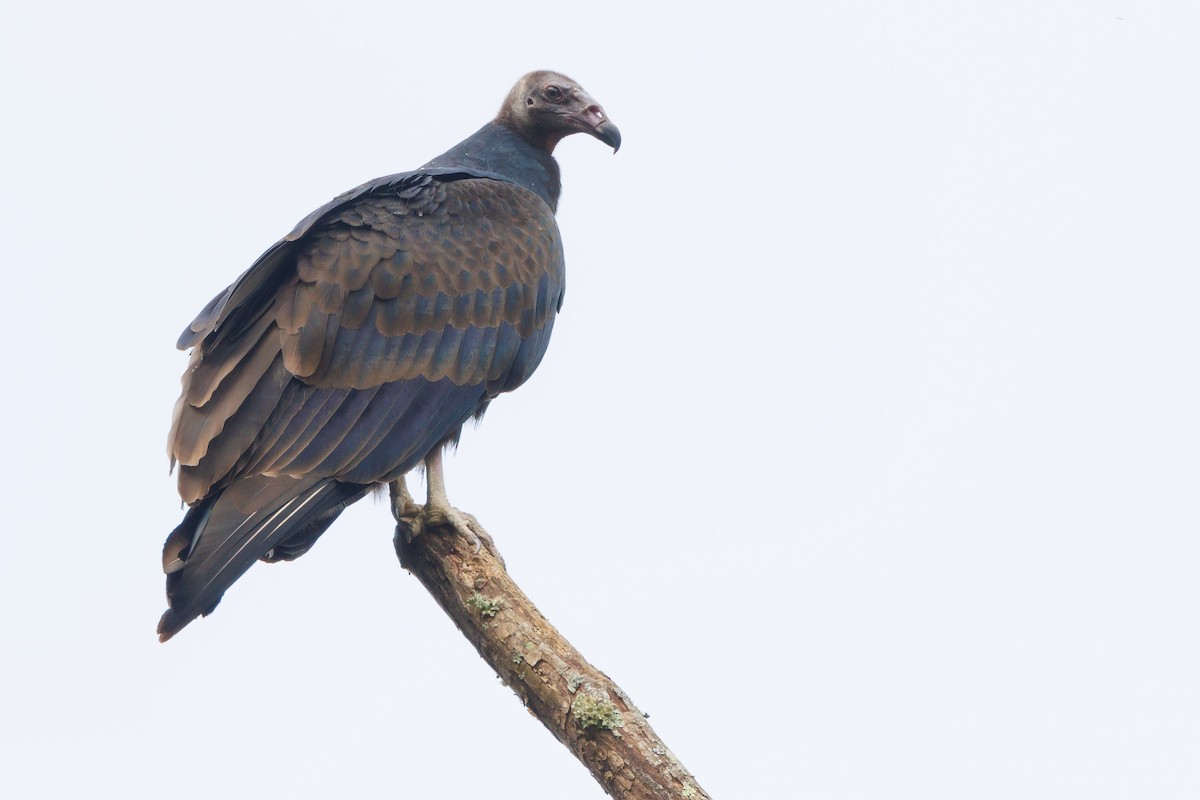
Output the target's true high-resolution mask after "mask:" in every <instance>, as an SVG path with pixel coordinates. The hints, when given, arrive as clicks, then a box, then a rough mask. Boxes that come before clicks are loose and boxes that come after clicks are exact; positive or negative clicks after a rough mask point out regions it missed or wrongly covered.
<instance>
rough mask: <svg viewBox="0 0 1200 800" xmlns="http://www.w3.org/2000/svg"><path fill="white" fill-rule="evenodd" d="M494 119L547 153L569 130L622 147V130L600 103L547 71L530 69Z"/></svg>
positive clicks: (614, 148) (568, 81)
mask: <svg viewBox="0 0 1200 800" xmlns="http://www.w3.org/2000/svg"><path fill="white" fill-rule="evenodd" d="M496 121H497V122H499V123H500V124H502V125H507V126H509V127H510V128H514V129H516V130H517V131H518V132H519V133H520V134H521V135H522V136H524V137H525V138H526V139H528V140H529V141H530V142H532V143H533V144H535V145H536V146H538V147H541V148H543V149H544V150H545V151H546V152H548V153H552V152H554V146H555V145H556V144H558V143H559V142H560V141H561V140H562V138H563V137H564V136H570V135H571V134H572V133H586V134H589V135H591V136H595V137H596V138H597V139H599V140H600V141H602V142H604V143H605V144H606V145H608V146H609V147H611V148H612V149H613V152H614V153H615V152H617V150H618V149H619V148H620V147H621V132H620V131H619V130H617V126H616V125H613V124H612V122H610V121H609V119H608V115H607V114H605V113H604V109H603V108H601V107H600V104H599V103H597V102H596V101H595V100H593V99H592V96H591V95H590V94H588V93H587V92H585V91H584V90H583V87H581V86H580V85H579V84H578V83H576V82H575V81H573V80H571V79H570V78H568V77H567V76H566V75H560V74H558V73H557V72H550V71H549V70H540V71H538V72H531V73H529V74H528V75H526V76H525V77H523V78H521V80H519V81H517V85H516V86H514V87H513V88H512V91H511V92H509V93H508V97H507V98H505V100H504V105H503V106H502V107H501V109H500V114H499V115H498V116H497V117H496Z"/></svg>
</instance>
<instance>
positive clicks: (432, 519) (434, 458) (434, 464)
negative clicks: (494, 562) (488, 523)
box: [409, 447, 496, 553]
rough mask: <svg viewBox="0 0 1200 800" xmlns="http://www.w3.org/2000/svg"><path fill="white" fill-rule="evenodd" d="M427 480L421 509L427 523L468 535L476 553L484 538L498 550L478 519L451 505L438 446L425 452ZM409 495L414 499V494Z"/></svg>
mask: <svg viewBox="0 0 1200 800" xmlns="http://www.w3.org/2000/svg"><path fill="white" fill-rule="evenodd" d="M425 484H426V486H427V489H428V490H427V495H428V496H427V497H426V498H425V507H424V508H423V509H422V511H421V516H422V517H423V521H424V522H425V524H426V525H448V526H450V527H452V528H454V530H456V531H458V533H459V534H460V535H461V536H463V537H465V538H466V540H467V541H468V542H470V543H471V545H472V546H473V547H474V548H475V552H476V553H478V552H479V551H480V549H482V547H483V544H484V542H486V543H487V546H488V549H489V550H491V551H493V552H495V550H496V545H495V544H494V543H493V542H492V537H491V536H489V535H488V532H487V531H486V530H484V528H483V526H482V525H480V524H479V520H477V519H475V517H473V516H472V515H470V514H467V513H466V512H463V511H459V510H458V509H457V508H455V507H454V506H452V505H450V498H448V497H446V477H445V475H443V474H442V448H440V447H435V448H434V449H433V452H431V453H430V454H429V455H427V456H425ZM409 499H410V500H411V498H409ZM481 540H482V541H481Z"/></svg>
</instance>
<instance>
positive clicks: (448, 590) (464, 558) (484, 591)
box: [393, 485, 709, 800]
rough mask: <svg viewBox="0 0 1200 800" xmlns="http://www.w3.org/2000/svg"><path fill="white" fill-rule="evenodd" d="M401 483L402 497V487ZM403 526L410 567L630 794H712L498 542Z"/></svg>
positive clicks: (694, 797) (500, 670) (566, 740)
mask: <svg viewBox="0 0 1200 800" xmlns="http://www.w3.org/2000/svg"><path fill="white" fill-rule="evenodd" d="M397 491H398V490H397V488H396V486H395V485H394V486H393V494H394V496H395V493H396V492H397ZM411 532H412V528H411V526H410V525H409V523H408V521H407V520H406V519H405V518H400V519H399V524H398V525H397V526H396V540H395V544H396V554H397V555H398V556H399V558H400V564H401V565H402V566H403V567H404V568H405V569H407V570H408V571H409V572H411V573H412V574H413V575H415V576H417V579H418V580H420V581H421V583H422V584H424V586H425V588H426V589H428V590H429V593H430V594H432V595H433V597H434V599H435V600H436V601H437V603H438V605H440V606H441V607H442V609H443V610H444V611H445V612H446V613H447V614H448V615H449V616H450V618H451V619H453V620H454V624H456V625H457V626H458V629H459V630H461V631H462V632H463V635H464V636H466V637H467V639H468V640H469V641H470V642H471V644H473V645H474V646H475V649H476V650H478V651H479V655H481V656H483V659H484V661H486V662H487V663H488V664H489V665H490V666H491V667H492V669H493V670H495V671H496V674H497V675H499V676H500V678H501V680H503V681H504V683H505V684H507V685H508V686H509V687H511V688H512V689H513V690H514V691H515V692H516V693H517V696H518V697H520V698H521V700H522V702H524V704H525V707H526V708H528V709H529V711H530V712H531V713H532V714H533V715H534V716H536V717H537V718H538V719H539V720H541V722H542V724H543V725H545V726H546V727H547V728H548V729H549V730H550V732H551V733H553V734H554V736H555V738H557V739H558V740H559V741H560V742H562V743H563V744H564V745H566V747H567V749H568V750H570V751H571V752H572V753H574V754H575V757H576V758H578V759H579V760H580V761H582V762H583V764H584V765H585V766H586V767H587V768H588V769H589V770H590V771H591V773H592V775H593V776H594V777H595V778H596V780H597V781H599V783H600V785H601V786H603V787H604V790H605V791H606V792H607V793H608V794H610V795H611V796H613V797H617V798H622V800H667V798H671V799H672V800H679V799H680V798H684V799H685V800H708V798H709V796H708V794H707V793H706V792H705V791H704V790H703V789H701V788H700V787H699V786H698V785H697V784H696V781H695V779H694V778H693V777H692V775H691V773H690V772H688V771H687V769H686V768H684V766H683V765H682V764H680V763H679V760H678V759H677V758H675V756H674V755H673V754H672V753H671V751H670V750H668V749H667V747H666V745H664V744H663V742H662V740H661V739H659V738H658V735H657V734H655V732H654V730H653V729H652V728H651V727H650V724H649V723H648V722H647V721H646V718H645V716H644V715H643V714H642V712H640V711H639V710H638V709H637V707H635V706H634V704H633V702H632V701H631V700H630V699H629V697H628V695H626V694H625V692H623V691H622V690H621V687H619V686H617V685H616V684H615V683H613V682H612V680H610V679H609V677H608V676H607V675H605V674H604V673H603V672H601V671H600V670H598V669H596V668H595V667H593V666H592V665H591V664H589V663H588V662H587V661H586V660H585V659H584V657H583V656H582V655H580V653H579V651H577V650H576V649H575V648H574V647H573V646H572V645H571V643H570V642H568V641H567V640H566V639H564V638H563V636H562V635H561V634H560V633H559V632H558V631H557V630H555V628H554V626H553V625H551V624H550V623H549V622H548V621H547V620H546V618H545V617H544V616H542V614H541V612H540V611H538V610H537V608H536V607H535V606H534V605H533V603H531V602H530V600H529V598H528V597H526V596H525V593H524V592H522V591H521V589H520V588H519V587H518V586H517V585H516V584H515V583H513V581H512V578H510V577H509V575H508V572H507V571H506V570H505V569H504V562H503V561H502V560H501V559H500V556H499V553H497V552H496V551H495V548H494V547H493V546H492V545H491V543H490V542H489V541H487V540H486V539H485V540H484V546H483V547H482V548H481V549H480V550H479V552H475V548H474V546H473V545H472V543H471V542H470V541H469V540H468V539H467V538H466V537H465V536H459V535H454V534H450V533H449V529H446V528H441V527H439V528H435V529H433V530H428V529H427V530H426V532H424V533H423V534H422V535H418V536H416V537H412V536H411Z"/></svg>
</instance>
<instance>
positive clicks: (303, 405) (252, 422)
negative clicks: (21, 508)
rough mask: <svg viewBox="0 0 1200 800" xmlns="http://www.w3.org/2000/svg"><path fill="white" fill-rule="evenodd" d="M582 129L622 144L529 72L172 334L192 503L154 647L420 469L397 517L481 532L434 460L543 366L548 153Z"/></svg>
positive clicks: (553, 84)
mask: <svg viewBox="0 0 1200 800" xmlns="http://www.w3.org/2000/svg"><path fill="white" fill-rule="evenodd" d="M580 132H582V133H587V134H590V135H591V136H594V137H595V138H597V139H599V140H600V141H602V142H604V143H605V144H607V145H609V146H610V147H612V148H613V152H616V150H617V148H618V147H620V144H621V134H620V132H619V131H618V130H617V127H616V126H615V125H613V124H612V122H610V121H609V119H608V116H607V115H606V114H605V113H604V109H603V108H601V107H600V104H599V103H597V102H596V101H595V100H593V99H592V98H591V97H590V96H589V95H588V94H587V93H586V92H585V91H584V90H583V89H582V88H580V86H579V84H577V83H575V82H574V81H572V80H571V79H570V78H567V77H566V76H564V75H560V74H557V73H554V72H546V71H542V72H531V73H530V74H528V75H526V76H525V77H523V78H521V80H520V81H518V82H517V84H516V86H514V87H513V89H512V91H511V92H509V94H508V97H507V98H506V99H505V101H504V104H503V106H502V107H501V109H500V113H499V114H498V115H497V116H496V118H495V119H493V120H492V121H491V122H489V123H487V124H486V125H484V126H483V127H482V128H480V129H479V130H478V131H477V132H476V133H474V134H473V135H472V136H470V137H469V138H467V139H465V140H464V141H462V142H461V143H459V144H457V145H455V146H454V147H452V148H450V149H449V150H448V151H446V152H445V153H444V154H442V155H440V156H438V157H437V158H435V159H433V160H432V161H430V162H429V163H428V164H426V165H425V166H423V167H422V168H420V169H418V170H415V171H413V172H402V173H399V174H396V175H389V176H387V177H384V178H378V179H376V180H373V181H370V182H369V183H365V184H363V185H362V186H359V187H358V188H357V189H352V190H351V191H349V192H346V193H345V194H342V195H340V196H339V197H337V198H335V199H334V200H332V201H331V202H329V203H327V204H326V205H324V206H322V207H321V208H319V209H317V210H316V211H314V212H313V213H311V214H309V215H308V216H307V217H305V218H304V219H303V220H302V221H301V222H300V224H298V225H297V226H296V228H295V229H294V230H293V231H292V232H291V233H290V234H288V235H287V236H285V237H284V238H283V239H281V240H280V241H278V242H276V243H275V244H274V245H272V246H271V247H270V248H269V249H268V250H267V251H266V252H265V253H263V254H262V256H261V257H259V259H258V260H257V261H255V262H254V264H253V265H252V266H251V267H250V269H248V270H247V271H246V272H244V273H242V275H241V276H240V277H239V278H238V279H237V280H236V281H234V282H233V284H232V285H231V286H229V288H227V289H226V290H225V291H224V292H222V293H221V294H219V295H217V297H215V298H214V299H213V300H212V302H210V303H209V304H208V305H207V306H205V308H204V310H203V311H201V312H200V315H199V316H198V317H197V318H196V320H195V321H194V322H192V324H191V325H190V326H189V327H188V328H187V330H186V331H184V333H183V335H182V336H181V337H180V338H179V342H178V346H179V348H180V349H181V350H183V349H187V348H191V349H192V352H191V356H190V359H189V362H188V367H187V370H186V371H185V373H184V375H183V381H182V382H183V391H182V394H181V396H180V398H179V401H178V402H177V403H176V406H175V413H174V419H173V423H172V427H171V432H170V436H169V441H168V452H169V455H170V457H171V464H172V467H174V465H175V464H178V465H179V493H180V495H181V496H182V498H183V501H184V502H185V503H186V504H187V505H188V506H189V508H188V510H187V512H186V514H185V516H184V518H183V521H182V522H181V523H180V524H179V526H178V527H177V528H175V530H174V531H172V532H171V534H170V535H169V536H168V537H167V541H166V544H165V545H164V547H163V570H164V572H166V574H167V600H168V604H169V606H170V607H169V608H168V609H167V611H166V613H164V614H163V616H162V619H161V620H160V621H159V624H158V634H159V639H160V640H162V641H166V640H167V639H169V638H171V637H172V636H174V635H175V634H176V633H178V632H179V631H180V630H181V629H182V628H183V627H184V626H185V625H187V624H188V623H189V622H191V621H192V620H193V619H195V618H196V617H198V616H200V615H207V614H208V613H210V612H211V611H212V610H213V608H215V607H216V605H217V603H218V602H219V601H220V599H221V596H222V594H223V593H224V592H225V590H226V589H228V588H229V586H230V585H232V584H233V582H234V581H236V580H237V579H238V578H239V577H240V576H241V575H242V574H243V573H244V572H245V571H246V570H247V569H249V568H250V566H251V564H253V563H254V561H255V559H262V560H264V561H280V560H285V561H286V560H291V559H294V558H296V557H298V556H300V555H302V554H303V553H304V552H306V551H307V550H308V549H309V548H310V547H312V545H313V543H314V542H315V541H316V539H317V537H319V536H320V535H321V534H322V533H324V532H325V530H326V529H327V528H328V527H329V526H330V524H332V522H333V521H334V519H336V518H337V516H338V514H339V513H341V511H342V509H344V508H345V507H346V506H348V505H349V504H350V503H353V502H354V501H356V500H358V499H360V498H361V497H363V496H364V495H365V494H367V492H368V491H370V490H371V488H372V487H374V486H377V485H379V484H383V483H387V482H389V481H392V480H395V479H402V478H403V476H404V475H405V473H407V472H409V471H410V470H412V469H413V468H414V467H415V466H417V465H418V464H420V463H421V462H424V464H425V467H426V470H427V478H428V485H429V498H428V501H427V503H426V504H425V506H424V509H420V508H417V507H415V506H412V507H410V510H414V513H416V514H417V515H418V519H423V520H425V521H426V522H427V523H430V524H439V523H445V522H449V523H450V524H452V525H454V527H455V528H457V529H458V530H459V531H460V532H461V533H462V534H463V535H466V536H470V537H474V535H475V533H482V532H481V530H480V529H476V530H475V531H474V532H473V531H472V525H473V520H472V519H470V518H469V517H468V516H467V515H465V514H462V513H461V512H458V511H456V510H455V509H453V508H452V507H451V506H450V503H449V501H448V500H447V498H446V493H445V484H444V481H443V477H442V465H441V451H442V448H443V447H445V446H446V445H447V444H450V443H453V442H456V441H457V439H458V436H459V434H460V432H461V429H462V426H463V423H464V422H466V421H467V420H468V419H471V418H472V417H475V418H478V417H480V416H482V414H483V413H484V411H485V410H486V409H487V406H488V403H490V402H491V401H492V399H493V398H495V397H496V396H497V395H499V394H501V393H503V392H508V391H511V390H513V389H515V388H517V387H518V386H520V385H521V384H522V383H524V382H525V381H526V380H527V379H528V378H529V376H530V375H531V374H532V373H533V371H534V370H535V369H536V368H537V365H538V363H539V362H540V361H541V360H542V356H543V355H544V354H545V352H546V346H547V344H548V342H549V340H550V332H551V330H552V329H553V327H554V317H555V314H556V313H557V312H558V310H559V307H560V306H561V305H562V299H563V284H564V262H563V249H562V242H561V240H560V237H559V232H558V226H557V225H556V224H555V221H554V211H555V208H556V206H557V203H558V196H559V191H560V188H561V187H560V182H559V170H558V163H557V162H556V161H555V160H554V157H553V155H552V153H553V151H554V147H555V145H556V144H558V142H559V141H560V140H561V139H562V138H563V137H565V136H569V135H571V134H572V133H580ZM403 497H404V499H405V500H406V501H407V500H408V498H407V493H406V492H405V493H404V495H403Z"/></svg>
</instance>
